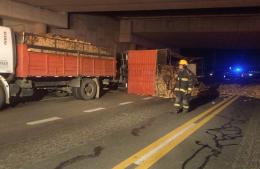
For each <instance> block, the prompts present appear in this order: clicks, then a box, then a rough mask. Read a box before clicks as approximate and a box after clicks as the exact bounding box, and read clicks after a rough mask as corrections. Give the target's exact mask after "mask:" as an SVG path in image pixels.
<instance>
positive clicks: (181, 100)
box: [174, 91, 190, 111]
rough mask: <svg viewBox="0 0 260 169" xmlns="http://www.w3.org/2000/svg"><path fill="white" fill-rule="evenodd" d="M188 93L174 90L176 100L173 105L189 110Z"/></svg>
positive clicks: (179, 108)
mask: <svg viewBox="0 0 260 169" xmlns="http://www.w3.org/2000/svg"><path fill="white" fill-rule="evenodd" d="M189 102H190V95H187V94H185V93H183V92H179V91H178V92H176V100H175V103H174V106H175V107H176V109H177V110H182V109H183V110H184V111H189V108H190V105H189Z"/></svg>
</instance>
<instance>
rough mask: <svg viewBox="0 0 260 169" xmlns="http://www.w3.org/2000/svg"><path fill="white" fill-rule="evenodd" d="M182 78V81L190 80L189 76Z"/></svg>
mask: <svg viewBox="0 0 260 169" xmlns="http://www.w3.org/2000/svg"><path fill="white" fill-rule="evenodd" d="M181 80H182V81H185V82H187V81H189V79H188V78H181Z"/></svg>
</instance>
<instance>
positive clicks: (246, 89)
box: [218, 84, 260, 98]
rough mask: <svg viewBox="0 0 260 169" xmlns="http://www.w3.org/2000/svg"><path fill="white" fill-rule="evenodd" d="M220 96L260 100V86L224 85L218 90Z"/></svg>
mask: <svg viewBox="0 0 260 169" xmlns="http://www.w3.org/2000/svg"><path fill="white" fill-rule="evenodd" d="M218 91H219V93H220V95H239V96H247V97H254V98H260V85H257V84H255V85H239V84H224V85H220V86H219V88H218Z"/></svg>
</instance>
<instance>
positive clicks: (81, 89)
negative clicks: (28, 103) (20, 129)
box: [0, 26, 116, 108]
mask: <svg viewBox="0 0 260 169" xmlns="http://www.w3.org/2000/svg"><path fill="white" fill-rule="evenodd" d="M115 76H116V58H115V57H114V56H113V52H112V51H111V50H109V49H105V48H100V47H97V46H94V45H92V44H90V43H87V42H84V41H79V40H76V39H69V38H65V37H61V36H57V35H56V36H54V35H50V34H42V35H40V34H32V33H25V32H22V33H15V32H13V31H12V30H11V29H10V28H8V27H3V26H0V108H3V106H4V105H5V104H10V103H12V101H13V100H14V99H15V98H22V97H29V96H33V95H34V93H35V92H36V91H37V90H60V91H68V92H71V93H72V95H73V96H74V97H75V98H76V99H83V100H89V99H94V98H97V97H99V95H100V91H101V89H102V85H103V84H109V83H111V82H113V81H114V80H115Z"/></svg>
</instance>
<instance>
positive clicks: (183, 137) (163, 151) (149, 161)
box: [136, 97, 238, 169]
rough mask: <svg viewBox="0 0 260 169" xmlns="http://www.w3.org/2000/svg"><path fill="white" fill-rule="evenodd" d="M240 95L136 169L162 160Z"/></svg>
mask: <svg viewBox="0 0 260 169" xmlns="http://www.w3.org/2000/svg"><path fill="white" fill-rule="evenodd" d="M237 99H238V97H235V98H233V99H231V100H230V101H228V102H227V103H225V104H224V105H223V106H221V107H220V108H218V109H217V110H216V111H214V112H213V113H211V114H209V115H208V116H206V117H205V118H203V119H202V120H201V121H200V122H199V123H196V124H195V123H192V124H191V126H192V127H191V128H189V130H187V131H185V132H184V133H183V134H182V135H180V136H179V137H178V138H177V139H176V140H174V141H172V142H171V143H169V144H168V145H167V146H165V147H163V148H162V149H161V150H160V151H159V152H157V153H156V154H154V155H152V156H151V157H150V158H149V159H147V160H146V161H144V162H143V163H142V164H140V165H139V166H138V167H136V169H147V168H149V167H151V166H152V165H153V164H155V163H156V162H157V161H158V160H160V159H161V158H162V157H163V156H165V155H166V154H167V153H168V152H170V151H171V150H172V149H173V148H175V147H176V146H177V145H179V144H180V143H182V142H183V141H184V140H185V139H186V138H188V137H189V136H190V135H192V134H193V133H194V132H196V131H197V130H198V129H200V128H201V127H202V126H203V125H205V124H206V123H207V122H209V121H210V120H211V119H213V118H214V117H215V116H216V115H217V114H219V113H220V112H221V111H223V110H224V109H225V108H226V107H228V106H229V105H230V104H231V103H233V102H234V101H235V100H237Z"/></svg>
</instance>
